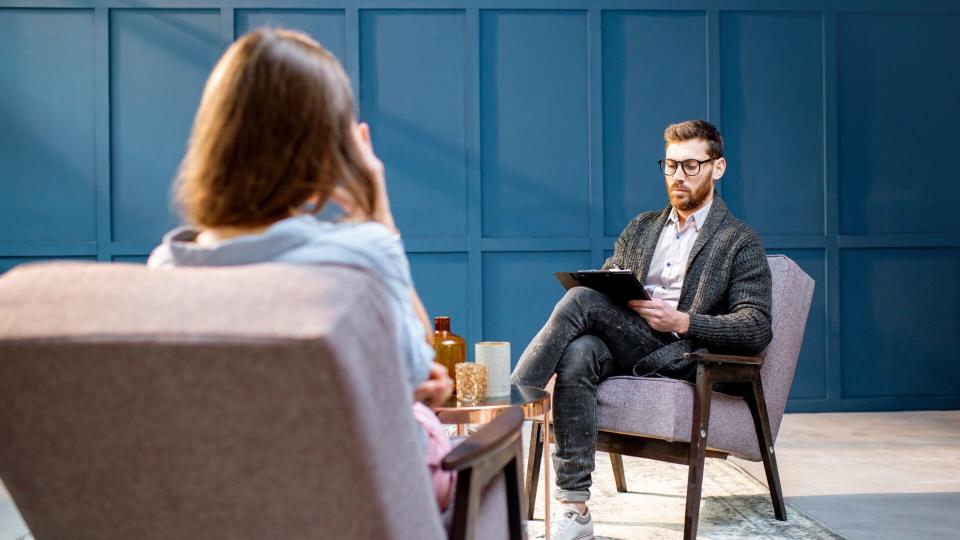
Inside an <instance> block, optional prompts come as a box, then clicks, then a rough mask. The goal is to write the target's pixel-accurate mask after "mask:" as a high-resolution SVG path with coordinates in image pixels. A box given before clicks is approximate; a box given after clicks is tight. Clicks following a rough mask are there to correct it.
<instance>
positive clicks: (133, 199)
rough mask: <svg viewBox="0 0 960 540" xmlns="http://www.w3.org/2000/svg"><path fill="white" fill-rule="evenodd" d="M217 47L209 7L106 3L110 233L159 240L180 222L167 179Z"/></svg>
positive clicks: (217, 30)
mask: <svg viewBox="0 0 960 540" xmlns="http://www.w3.org/2000/svg"><path fill="white" fill-rule="evenodd" d="M219 55H220V18H219V14H218V12H217V11H215V10H187V9H183V10H173V9H163V10H159V9H156V10H154V9H133V10H125V9H121V10H113V11H111V13H110V120H111V130H110V142H111V149H112V152H111V155H112V165H111V168H112V173H113V177H112V206H111V208H112V210H113V239H114V240H120V241H145V242H159V240H160V237H161V236H162V235H163V233H164V232H166V231H167V230H168V229H170V228H172V227H173V226H174V225H176V224H177V223H179V219H178V218H177V217H176V215H175V214H174V212H173V211H172V206H171V203H170V200H171V198H170V183H171V181H172V180H173V178H174V177H175V176H176V173H177V168H178V166H179V164H180V160H181V159H183V153H184V150H185V149H186V142H187V138H188V137H189V135H190V128H191V126H192V125H193V115H194V113H196V111H197V106H198V105H199V104H200V95H201V94H202V92H203V85H204V84H205V83H206V80H207V76H208V75H209V74H210V70H211V68H213V65H214V63H215V62H216V61H217V58H218V57H219Z"/></svg>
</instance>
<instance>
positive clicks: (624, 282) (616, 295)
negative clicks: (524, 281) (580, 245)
mask: <svg viewBox="0 0 960 540" xmlns="http://www.w3.org/2000/svg"><path fill="white" fill-rule="evenodd" d="M553 275H554V276H555V277H556V278H557V281H559V282H560V284H561V285H563V287H564V288H565V289H570V288H572V287H578V286H579V287H589V288H591V289H593V290H595V291H598V292H602V293H603V294H605V295H607V296H609V297H610V298H611V299H613V300H614V301H615V302H619V303H621V304H626V303H627V302H629V301H630V300H650V295H649V294H647V291H646V290H645V289H644V288H643V285H642V284H641V283H640V281H638V280H637V278H636V276H634V275H633V271H631V270H582V271H578V272H555V273H554V274H553Z"/></svg>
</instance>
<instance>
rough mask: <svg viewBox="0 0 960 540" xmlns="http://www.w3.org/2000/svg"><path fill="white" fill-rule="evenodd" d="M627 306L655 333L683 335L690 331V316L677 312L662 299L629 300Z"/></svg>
mask: <svg viewBox="0 0 960 540" xmlns="http://www.w3.org/2000/svg"><path fill="white" fill-rule="evenodd" d="M627 305H629V306H630V309H632V310H634V311H636V312H637V315H640V316H641V317H643V319H644V320H645V321H647V324H649V325H650V328H653V329H654V330H656V331H657V332H676V333H678V334H680V335H683V334H686V333H687V330H689V329H690V315H687V314H686V313H684V312H682V311H677V310H676V308H674V307H673V306H671V305H670V304H668V303H666V302H665V301H664V300H663V299H662V298H654V299H653V300H631V301H630V302H628V303H627Z"/></svg>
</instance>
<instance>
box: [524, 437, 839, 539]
mask: <svg viewBox="0 0 960 540" xmlns="http://www.w3.org/2000/svg"><path fill="white" fill-rule="evenodd" d="M623 467H624V471H625V475H626V479H627V489H628V492H627V493H618V492H617V489H616V484H615V483H614V481H613V469H611V467H610V458H609V457H608V455H607V454H606V453H603V452H599V453H597V469H596V471H595V472H594V475H593V488H592V490H591V493H592V494H591V500H590V511H591V512H592V513H593V522H594V533H595V534H596V535H597V539H598V540H600V539H611V540H613V539H617V540H619V539H624V540H627V539H630V540H633V539H640V538H643V539H648V538H649V539H661V538H662V539H671V540H673V539H677V538H682V537H683V512H684V505H685V503H686V489H687V467H686V466H683V465H673V464H671V463H663V462H660V461H654V460H650V459H640V458H631V457H629V456H624V458H623ZM540 486H541V490H542V486H543V480H542V476H541V482H540ZM550 509H551V511H552V510H553V509H554V503H553V502H551V505H550ZM534 517H535V518H537V519H536V520H534V521H531V522H530V523H529V524H528V531H529V532H530V536H531V537H533V536H535V535H537V534H542V533H543V496H542V492H540V493H538V496H537V506H536V509H535V511H534ZM697 537H698V538H701V539H715V540H727V539H752V538H757V539H759V538H778V539H780V538H782V539H790V540H792V539H830V540H834V539H842V538H843V537H842V536H840V535H838V534H836V533H834V532H832V531H831V530H830V529H827V528H826V527H824V526H823V525H821V524H820V523H818V522H816V521H815V520H813V519H812V518H810V517H809V516H807V515H806V514H804V513H803V512H801V511H800V510H798V509H797V508H795V507H794V506H792V505H791V504H790V503H789V502H788V503H787V521H777V520H776V519H775V518H774V517H773V506H772V504H771V503H770V492H769V491H768V490H767V488H766V486H764V485H763V484H761V483H760V482H758V481H757V480H756V479H755V478H753V477H752V476H750V475H749V474H748V473H747V472H746V471H744V470H743V469H741V468H739V467H737V466H736V465H734V464H733V463H730V462H728V461H721V460H718V459H708V460H707V463H706V467H705V469H704V482H703V498H702V502H701V506H700V527H699V530H698V531H697Z"/></svg>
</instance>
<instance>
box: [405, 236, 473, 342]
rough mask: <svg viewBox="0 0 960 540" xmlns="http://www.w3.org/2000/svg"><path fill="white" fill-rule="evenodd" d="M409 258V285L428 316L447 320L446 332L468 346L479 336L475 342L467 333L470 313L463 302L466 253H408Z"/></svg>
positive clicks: (465, 279)
mask: <svg viewBox="0 0 960 540" xmlns="http://www.w3.org/2000/svg"><path fill="white" fill-rule="evenodd" d="M409 257H410V271H411V273H412V274H413V282H414V284H415V285H416V287H417V291H418V292H419V293H420V300H421V301H423V306H424V307H425V308H426V310H427V313H428V314H429V315H430V317H431V318H432V317H439V316H447V317H450V329H451V330H452V331H453V333H454V334H457V335H458V336H460V337H462V338H463V339H465V340H467V344H468V345H469V344H471V343H473V342H474V341H477V340H478V339H479V336H477V337H476V339H475V338H474V336H472V335H471V334H470V331H469V328H470V319H469V318H470V314H471V312H472V311H473V310H471V309H470V308H471V306H470V304H469V302H468V300H467V274H468V272H469V268H468V266H467V256H466V254H465V253H411V254H410V255H409ZM431 323H432V321H431ZM470 348H471V351H470V352H469V356H470V357H471V358H472V357H473V351H472V347H470Z"/></svg>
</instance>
